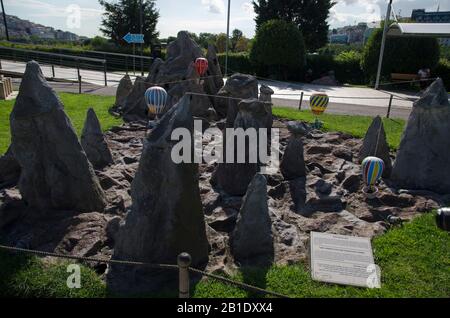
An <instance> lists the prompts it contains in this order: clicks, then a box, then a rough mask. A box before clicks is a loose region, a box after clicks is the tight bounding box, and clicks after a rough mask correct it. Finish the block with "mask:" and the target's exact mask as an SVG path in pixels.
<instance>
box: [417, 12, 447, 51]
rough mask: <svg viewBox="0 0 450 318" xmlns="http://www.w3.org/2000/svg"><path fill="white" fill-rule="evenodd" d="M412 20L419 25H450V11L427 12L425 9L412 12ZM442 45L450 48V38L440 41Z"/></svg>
mask: <svg viewBox="0 0 450 318" xmlns="http://www.w3.org/2000/svg"><path fill="white" fill-rule="evenodd" d="M411 20H413V21H414V22H417V23H450V11H436V12H426V11H425V9H415V10H413V11H412V14H411ZM439 41H440V42H441V44H442V45H446V46H450V38H445V39H439Z"/></svg>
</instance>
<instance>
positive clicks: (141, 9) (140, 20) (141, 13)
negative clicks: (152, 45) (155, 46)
mask: <svg viewBox="0 0 450 318" xmlns="http://www.w3.org/2000/svg"><path fill="white" fill-rule="evenodd" d="M139 7H140V11H139V25H140V29H141V32H140V33H141V34H143V30H144V19H143V7H142V0H140V3H139ZM143 56H144V43H141V76H144V59H143Z"/></svg>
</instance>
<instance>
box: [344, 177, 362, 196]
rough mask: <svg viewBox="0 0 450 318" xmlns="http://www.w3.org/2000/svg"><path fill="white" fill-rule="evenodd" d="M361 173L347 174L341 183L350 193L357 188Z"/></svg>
mask: <svg viewBox="0 0 450 318" xmlns="http://www.w3.org/2000/svg"><path fill="white" fill-rule="evenodd" d="M361 180H362V178H361V175H357V174H352V175H350V176H348V177H347V178H346V179H345V180H344V182H343V183H342V187H343V188H344V189H345V190H347V191H348V192H350V193H354V192H356V191H358V190H359V187H360V185H361Z"/></svg>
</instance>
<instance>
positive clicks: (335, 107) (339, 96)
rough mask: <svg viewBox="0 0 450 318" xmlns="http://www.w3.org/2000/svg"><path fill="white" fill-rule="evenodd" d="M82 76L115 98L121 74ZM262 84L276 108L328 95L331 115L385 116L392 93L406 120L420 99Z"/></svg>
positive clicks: (11, 67)
mask: <svg viewBox="0 0 450 318" xmlns="http://www.w3.org/2000/svg"><path fill="white" fill-rule="evenodd" d="M2 67H3V69H4V70H7V71H14V72H19V73H23V71H24V70H25V63H19V62H12V61H5V60H2ZM42 71H43V73H44V75H45V76H47V77H52V69H51V67H50V66H45V65H44V66H42ZM55 74H56V77H57V78H64V79H71V80H75V79H76V77H77V70H76V69H71V68H63V67H55ZM81 76H82V80H83V84H82V92H83V93H88V94H97V95H105V96H114V95H115V94H116V89H117V86H118V83H119V81H120V79H121V78H122V76H123V74H119V73H111V72H110V73H107V84H108V86H107V87H105V86H104V74H103V72H100V71H88V70H81ZM131 77H132V79H133V78H134V76H131ZM14 82H15V83H16V87H17V85H18V83H19V82H20V80H15V81H14ZM261 84H265V85H268V86H270V87H271V88H272V89H273V90H274V92H275V94H274V95H273V101H274V104H275V105H277V106H285V107H292V108H298V106H299V101H300V95H301V93H302V92H303V93H304V96H303V103H302V108H303V109H307V108H308V107H309V99H310V96H311V94H313V93H318V92H320V93H326V94H328V95H329V96H330V104H329V108H328V110H327V112H329V113H333V114H347V115H366V116H376V115H381V116H386V114H387V110H388V105H389V99H390V95H391V94H393V95H394V98H393V100H392V109H391V117H392V118H403V119H407V118H408V116H409V114H410V112H411V109H412V104H413V101H414V100H416V99H417V98H419V97H418V96H417V94H416V93H404V92H388V91H376V90H374V89H371V88H357V87H347V86H320V85H311V84H302V83H288V82H279V81H272V80H260V85H261ZM51 85H52V86H53V87H54V88H55V89H56V90H57V91H60V92H73V93H78V84H77V83H61V82H52V83H51Z"/></svg>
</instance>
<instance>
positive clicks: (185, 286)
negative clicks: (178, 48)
mask: <svg viewBox="0 0 450 318" xmlns="http://www.w3.org/2000/svg"><path fill="white" fill-rule="evenodd" d="M0 250H4V251H8V252H12V253H18V254H31V255H37V256H43V257H44V256H50V257H56V258H62V259H70V260H76V261H80V262H93V263H103V264H120V265H126V266H141V267H147V268H154V269H164V270H178V273H179V276H178V277H179V290H178V295H179V298H189V297H190V281H191V278H190V274H195V275H200V276H201V277H207V278H211V279H214V280H217V281H220V282H222V283H225V284H228V285H231V286H234V287H238V288H240V289H242V290H245V291H248V292H252V293H255V294H260V295H267V296H272V297H278V298H289V297H288V296H286V295H283V294H280V293H277V292H274V291H270V290H266V289H263V288H260V287H257V286H253V285H249V284H246V283H242V282H237V281H234V280H232V279H229V278H226V277H223V276H219V275H215V274H211V273H208V272H205V271H202V270H199V269H196V268H193V267H191V256H190V255H189V254H188V253H181V254H180V255H178V258H177V264H176V265H175V264H150V263H143V262H136V261H124V260H114V259H99V258H93V257H81V256H75V255H63V254H58V253H52V252H44V251H38V250H31V249H24V248H18V247H12V246H4V245H0Z"/></svg>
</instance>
